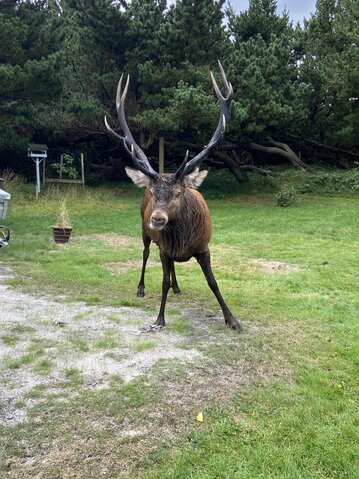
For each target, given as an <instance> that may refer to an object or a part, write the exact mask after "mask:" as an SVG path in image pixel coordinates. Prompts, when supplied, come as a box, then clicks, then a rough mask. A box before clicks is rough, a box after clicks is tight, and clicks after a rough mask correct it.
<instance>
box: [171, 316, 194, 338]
mask: <svg viewBox="0 0 359 479" xmlns="http://www.w3.org/2000/svg"><path fill="white" fill-rule="evenodd" d="M168 328H169V330H170V331H174V332H175V333H179V334H181V335H184V336H186V335H187V334H189V332H190V325H189V324H188V321H187V320H186V319H185V318H183V317H175V318H173V319H172V318H171V321H170V323H169V324H168Z"/></svg>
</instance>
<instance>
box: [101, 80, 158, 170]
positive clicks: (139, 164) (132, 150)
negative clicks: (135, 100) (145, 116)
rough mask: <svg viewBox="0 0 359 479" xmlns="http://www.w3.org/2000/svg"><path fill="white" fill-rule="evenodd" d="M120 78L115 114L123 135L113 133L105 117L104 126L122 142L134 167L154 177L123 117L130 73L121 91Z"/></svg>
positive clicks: (146, 159)
mask: <svg viewBox="0 0 359 479" xmlns="http://www.w3.org/2000/svg"><path fill="white" fill-rule="evenodd" d="M122 80H123V75H121V78H120V81H119V82H118V87H117V95H116V110H117V116H118V121H119V123H120V127H121V130H122V132H123V133H124V135H125V136H122V135H119V134H118V133H115V132H114V131H113V130H112V128H111V127H110V126H109V124H108V122H107V118H106V117H105V125H106V128H107V130H108V132H109V133H111V135H113V136H114V137H115V138H116V139H117V140H119V141H122V142H123V144H124V146H125V148H126V150H127V152H128V153H129V154H130V155H131V156H132V160H133V162H134V164H135V166H136V168H138V169H139V170H140V171H142V173H144V174H145V175H147V176H149V177H150V178H155V177H156V176H157V175H158V173H156V171H155V170H154V169H153V168H152V166H151V165H150V162H149V161H148V158H147V156H146V155H145V154H144V152H143V151H142V150H141V148H140V147H139V146H138V145H137V143H136V142H135V140H134V139H133V136H132V134H131V132H130V129H129V127H128V125H127V121H126V117H125V100H126V95H127V91H128V85H129V82H130V75H127V81H126V85H125V88H124V90H123V93H121V90H122Z"/></svg>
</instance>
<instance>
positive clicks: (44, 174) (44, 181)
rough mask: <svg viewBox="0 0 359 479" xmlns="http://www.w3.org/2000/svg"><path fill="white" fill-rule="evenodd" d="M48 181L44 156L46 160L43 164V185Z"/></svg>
mask: <svg viewBox="0 0 359 479" xmlns="http://www.w3.org/2000/svg"><path fill="white" fill-rule="evenodd" d="M45 183H46V159H45V158H44V162H43V164H42V186H43V188H44V187H45Z"/></svg>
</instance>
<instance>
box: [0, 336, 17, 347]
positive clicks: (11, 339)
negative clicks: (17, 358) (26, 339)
mask: <svg viewBox="0 0 359 479" xmlns="http://www.w3.org/2000/svg"><path fill="white" fill-rule="evenodd" d="M1 341H2V342H3V343H4V344H6V345H7V346H15V344H16V343H18V342H19V341H21V338H20V337H19V336H13V335H6V336H1Z"/></svg>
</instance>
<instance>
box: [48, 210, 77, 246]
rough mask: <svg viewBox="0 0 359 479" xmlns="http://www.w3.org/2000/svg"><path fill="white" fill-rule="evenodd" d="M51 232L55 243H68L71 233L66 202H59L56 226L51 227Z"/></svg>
mask: <svg viewBox="0 0 359 479" xmlns="http://www.w3.org/2000/svg"><path fill="white" fill-rule="evenodd" d="M52 231H53V234H54V241H55V243H68V242H69V239H70V236H71V231H72V224H71V221H70V217H69V213H68V211H67V207H66V201H62V202H61V205H60V209H59V214H58V217H57V221H56V224H54V225H53V227H52Z"/></svg>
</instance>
